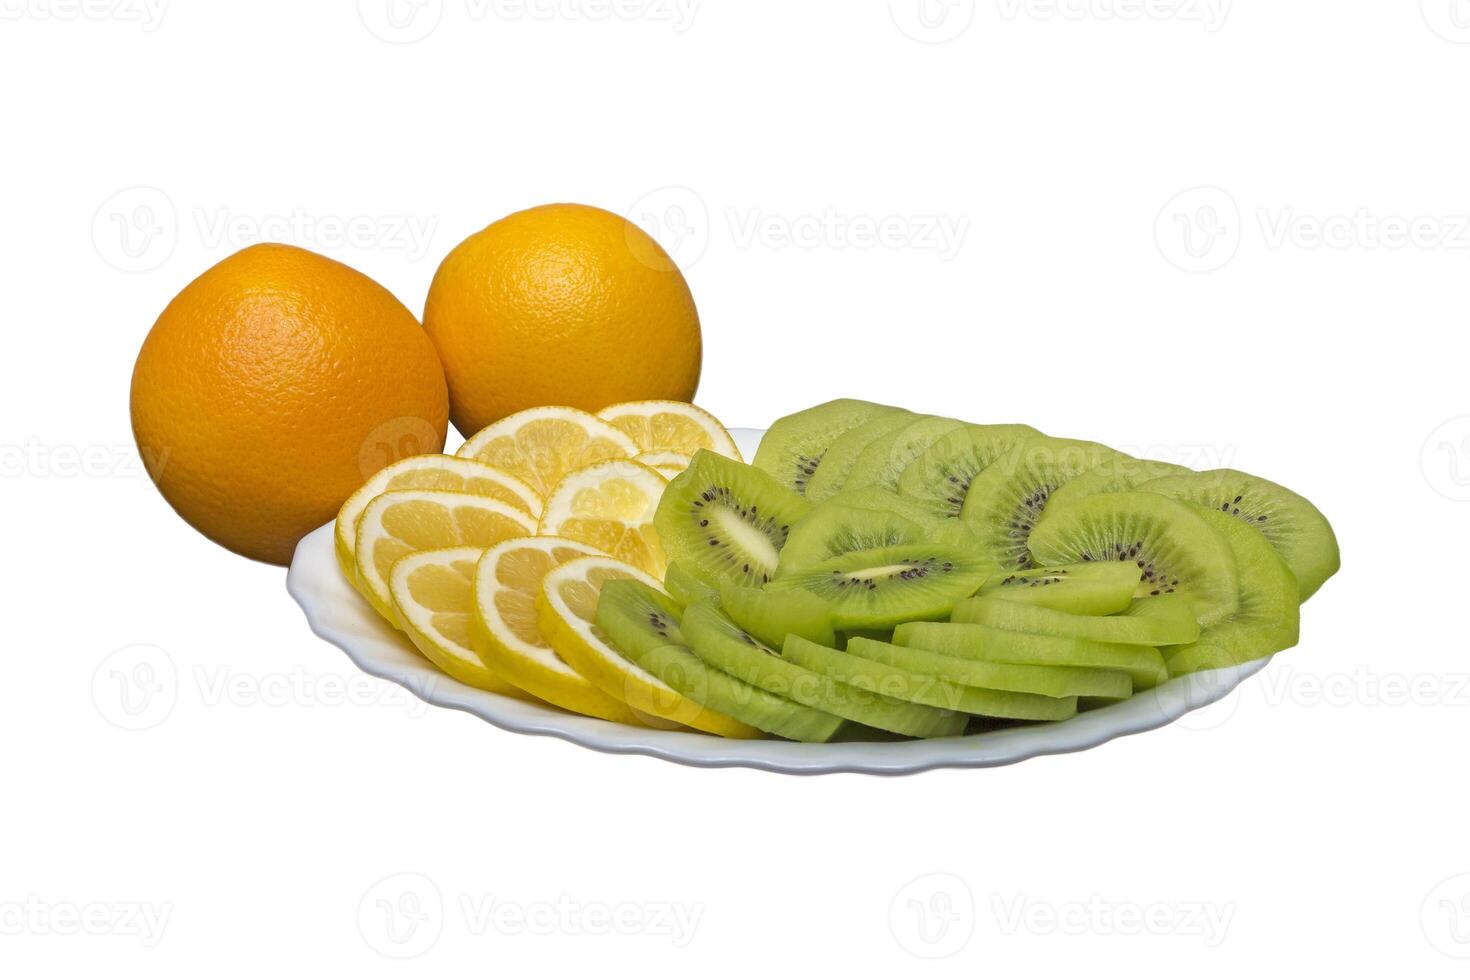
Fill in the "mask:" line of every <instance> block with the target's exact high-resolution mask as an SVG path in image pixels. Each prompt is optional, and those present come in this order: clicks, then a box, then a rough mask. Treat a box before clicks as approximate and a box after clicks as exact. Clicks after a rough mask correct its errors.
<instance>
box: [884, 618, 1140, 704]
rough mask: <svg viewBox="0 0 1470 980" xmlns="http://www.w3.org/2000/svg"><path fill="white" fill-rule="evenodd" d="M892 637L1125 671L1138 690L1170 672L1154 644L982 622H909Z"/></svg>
mask: <svg viewBox="0 0 1470 980" xmlns="http://www.w3.org/2000/svg"><path fill="white" fill-rule="evenodd" d="M893 642H894V643H895V644H897V645H898V646H901V647H916V648H918V649H920V650H930V651H933V652H934V653H942V654H945V655H946V656H950V657H959V658H962V659H965V660H988V661H991V662H993V663H1001V664H1025V665H1029V666H1034V667H1091V668H1095V669H1099V670H1106V671H1122V672H1123V673H1125V674H1127V675H1128V677H1129V679H1130V680H1131V681H1132V685H1133V690H1135V691H1143V690H1147V689H1148V688H1151V687H1156V686H1158V685H1159V684H1161V683H1162V682H1163V681H1165V680H1167V679H1168V677H1169V675H1168V672H1167V671H1166V670H1165V669H1164V657H1163V654H1161V653H1160V652H1159V651H1158V650H1157V649H1156V648H1154V647H1150V646H1140V645H1131V644H1123V643H1098V642H1095V641H1092V640H1078V639H1073V638H1072V637H1069V636H1045V635H1043V634H1039V633H1018V632H1015V631H1013V630H1003V629H998V628H996V627H994V626H981V625H979V624H978V623H904V624H903V625H902V626H900V627H899V628H898V629H896V630H894V632H893ZM1078 693H1081V692H1078Z"/></svg>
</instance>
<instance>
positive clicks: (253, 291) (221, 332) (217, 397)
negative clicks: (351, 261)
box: [132, 245, 448, 565]
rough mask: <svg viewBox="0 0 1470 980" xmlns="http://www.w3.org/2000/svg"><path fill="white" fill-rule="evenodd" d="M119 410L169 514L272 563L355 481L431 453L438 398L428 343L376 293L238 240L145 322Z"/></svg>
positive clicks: (311, 257)
mask: <svg viewBox="0 0 1470 980" xmlns="http://www.w3.org/2000/svg"><path fill="white" fill-rule="evenodd" d="M132 415H133V435H134V437H135V438H136V439H137V441H138V449H139V451H140V452H141V454H142V456H143V460H144V462H145V463H146V464H147V466H148V471H149V473H150V475H151V476H152V477H153V480H154V482H155V483H157V484H158V489H159V490H160V491H162V493H163V496H164V498H165V499H166V500H168V502H169V503H170V504H171V505H172V506H173V508H174V509H175V510H176V511H178V513H179V515H180V516H181V517H183V518H184V520H186V521H188V522H189V523H190V524H192V525H193V526H194V527H195V528H197V529H198V530H199V531H201V532H202V533H204V534H205V535H207V536H208V537H210V538H212V539H213V540H215V541H217V542H219V543H220V544H222V545H224V546H225V547H226V548H229V549H230V550H231V551H236V552H239V553H240V554H242V555H245V556H247V557H250V558H255V559H258V560H260V561H267V562H274V563H276V564H282V565H284V564H286V563H288V562H289V561H290V560H291V554H292V551H293V550H294V549H295V547H296V542H297V541H298V540H299V539H300V538H301V536H302V535H304V534H306V533H307V532H308V531H310V530H312V529H314V528H316V527H318V526H320V525H322V524H325V523H326V522H328V521H330V520H331V519H332V517H333V515H334V514H336V513H337V509H338V508H339V507H341V506H342V501H344V500H346V499H347V497H348V496H349V495H351V493H352V492H353V491H354V490H356V489H357V488H358V487H359V486H360V485H361V484H362V482H363V481H364V480H365V479H367V478H368V477H370V476H372V475H373V474H374V473H376V472H377V471H378V470H379V469H381V468H383V467H384V466H386V465H388V464H389V463H393V462H396V461H397V460H398V459H400V458H403V457H405V456H412V455H416V454H418V453H432V452H438V451H439V450H441V449H443V448H444V435H445V425H446V422H447V417H448V395H447V391H446V388H445V384H444V372H443V369H442V368H441V367H440V366H439V359H438V357H437V356H436V354H435V352H434V345H433V344H432V343H431V342H430V340H429V338H428V336H427V335H426V334H425V333H424V331H423V328H422V327H420V326H419V323H418V321H417V320H416V319H414V316H413V314H412V313H410V312H409V311H408V310H407V309H406V308H405V307H404V306H403V304H402V303H400V302H398V300H397V299H395V298H394V297H393V294H392V293H390V292H388V290H386V289H384V288H383V287H382V286H380V285H378V284H377V283H376V282H374V281H373V280H371V279H369V278H368V277H367V276H365V275H363V274H362V273H360V272H357V271H356V270H354V269H351V268H348V267H347V266H345V265H342V264H341V263H340V262H334V261H332V260H331V259H328V258H325V257H324V256H321V255H317V254H315V253H313V252H308V251H306V250H304V249H300V248H294V247H291V246H289V245H254V246H251V247H250V248H247V249H245V250H243V251H240V252H236V253H235V254H234V255H232V256H230V257H229V258H227V259H225V260H224V261H222V262H220V263H219V264H218V265H216V266H214V267H213V268H211V269H209V270H208V271H207V272H205V273H204V274H203V275H202V276H200V277H199V278H198V279H195V280H194V281H193V282H191V283H190V284H189V285H187V286H185V287H184V290H183V292H181V293H179V295H178V296H176V297H174V299H173V301H172V302H170V303H169V304H168V307H167V308H166V309H165V310H164V311H163V313H162V315H160V316H159V318H158V322H157V323H155V324H154V325H153V329H152V330H150V331H149V333H148V337H147V339H146V340H144V341H143V349H142V351H141V352H139V354H138V363H137V365H136V366H135V367H134V368H133V388H132Z"/></svg>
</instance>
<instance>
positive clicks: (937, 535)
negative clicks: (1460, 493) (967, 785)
mask: <svg viewBox="0 0 1470 980" xmlns="http://www.w3.org/2000/svg"><path fill="white" fill-rule="evenodd" d="M337 552H338V558H339V561H340V563H341V565H342V568H343V571H344V573H345V574H347V575H348V576H349V578H351V579H352V580H353V581H354V584H355V585H357V587H358V588H359V589H360V590H361V591H362V592H363V594H364V595H365V596H367V598H368V600H369V601H370V602H371V603H372V604H373V606H374V608H376V609H377V610H378V611H379V612H381V613H382V614H383V615H384V616H385V617H387V618H388V619H389V620H390V621H391V622H393V623H394V625H398V626H401V628H403V629H404V630H405V631H406V632H407V633H408V635H409V637H410V639H412V640H413V642H414V644H415V645H416V646H417V647H418V648H419V649H420V650H421V651H422V652H423V653H424V655H425V657H427V658H428V659H429V660H430V661H432V662H433V663H435V664H436V665H438V666H439V667H440V668H441V669H442V670H444V672H445V673H447V674H449V675H450V676H451V677H454V678H455V679H457V680H460V681H462V682H464V683H467V684H472V685H475V686H478V687H482V688H485V689H488V690H492V691H496V692H498V693H502V694H509V695H512V696H519V697H523V698H530V699H536V700H539V701H542V702H545V703H546V704H548V705H553V706H556V707H559V708H561V709H564V710H567V711H575V712H580V713H583V714H588V715H592V716H595V717H598V718H602V719H605V720H607V721H610V722H618V723H623V724H631V725H644V726H653V727H665V728H667V727H683V728H688V729H694V730H697V731H702V732H706V733H709V734H712V735H719V736H723V737H730V738H759V737H771V736H773V737H778V738H786V739H793V740H797V741H810V742H825V741H830V740H833V739H843V740H852V739H893V738H903V737H907V738H943V737H952V736H956V735H959V734H962V733H964V732H966V731H974V730H977V729H984V728H986V727H994V726H998V725H1015V724H1024V723H1037V722H1055V721H1064V720H1066V719H1068V718H1071V717H1072V716H1074V715H1076V714H1077V713H1078V712H1079V711H1088V710H1093V709H1096V708H1099V707H1103V706H1105V705H1108V704H1113V703H1116V702H1118V701H1121V700H1125V699H1127V698H1130V697H1132V696H1133V695H1135V694H1136V693H1138V692H1140V691H1146V690H1149V689H1151V688H1154V687H1156V686H1158V685H1159V684H1161V683H1163V682H1165V681H1166V680H1168V679H1169V678H1170V677H1172V676H1179V675H1181V674H1187V673H1191V672H1195V671H1200V670H1209V669H1215V668H1221V667H1230V666H1234V665H1238V664H1241V663H1244V662H1247V661H1250V660H1253V659H1257V658H1260V657H1264V656H1268V655H1270V654H1272V653H1275V652H1277V651H1280V650H1283V649H1286V648H1288V647H1290V646H1292V645H1294V644H1295V643H1296V641H1297V636H1298V630H1299V620H1300V613H1299V605H1300V602H1301V601H1302V600H1304V599H1305V598H1306V597H1307V596H1309V595H1311V594H1312V593H1313V592H1314V591H1316V590H1317V589H1318V588H1319V587H1320V586H1321V585H1322V583H1323V582H1325V581H1326V579H1327V578H1329V577H1330V576H1331V575H1332V574H1333V573H1334V572H1336V571H1337V568H1338V564H1339V556H1338V547H1337V541H1336V538H1335V536H1334V535H1333V532H1332V528H1331V526H1330V525H1329V524H1328V522H1327V520H1326V518H1324V517H1323V516H1322V514H1321V513H1320V512H1319V511H1318V510H1317V509H1316V508H1315V507H1314V506H1312V504H1311V503H1310V502H1308V501H1307V500H1306V499H1305V498H1303V497H1301V496H1299V495H1297V494H1295V493H1293V492H1292V491H1290V490H1287V489H1286V488H1284V487H1281V486H1279V485H1277V484H1275V483H1270V482H1268V481H1266V480H1263V479H1260V478H1258V477H1254V476H1251V475H1249V474H1246V473H1240V472H1237V471H1233V470H1217V471H1212V472H1208V473H1195V472H1193V471H1191V470H1188V469H1186V468H1184V467H1180V466H1175V465H1173V464H1169V463H1162V462H1158V461H1153V460H1138V459H1134V458H1132V457H1130V456H1127V455H1125V454H1123V453H1120V452H1118V451H1116V450H1113V449H1110V448H1108V447H1107V446H1103V445H1101V444H1099V443H1095V442H1086V441H1080V440H1074V439H1058V438H1054V437H1051V436H1047V435H1044V434H1042V433H1040V432H1037V431H1036V430H1035V429H1032V428H1030V427H1029V426H1025V425H1021V424H1015V423H1005V424H995V425H977V424H972V423H967V422H963V421H960V420H957V419H952V418H947V417H944V416H930V415H919V414H915V413H912V412H908V411H905V410H903V409H899V408H894V407H891V406H888V405H880V404H877V403H872V402H863V401H858V400H855V399H839V400H837V401H832V402H827V403H825V404H822V405H818V406H815V407H814V408H811V409H807V410H805V411H802V412H797V413H795V414H794V415H790V416H787V417H785V418H783V419H780V420H778V421H777V422H776V423H775V424H773V425H772V426H771V428H770V429H769V430H768V431H767V433H766V435H765V437H764V438H763V439H762V441H761V444H760V446H759V448H758V449H757V451H756V453H755V456H754V460H753V462H752V463H750V464H746V463H745V462H743V461H742V458H741V453H740V451H739V449H738V447H737V446H736V444H735V441H734V440H733V439H731V438H730V435H729V433H728V432H727V431H726V429H725V428H724V427H723V426H722V425H721V424H720V423H719V422H718V421H717V420H716V419H714V417H712V416H710V415H709V414H708V413H706V412H704V411H703V410H701V409H698V408H695V407H694V406H692V405H687V404H683V403H676V402H630V403H624V404H619V405H612V406H609V407H607V408H606V409H603V410H602V411H601V412H598V413H596V414H595V415H594V414H589V413H586V412H580V411H578V410H576V409H570V408H562V407H550V408H543V409H531V410H528V411H524V412H520V413H517V414H516V415H512V416H509V417H508V418H505V419H502V420H500V421H499V422H496V423H494V424H493V425H491V426H490V427H488V428H487V429H485V430H483V431H482V432H480V433H478V434H477V435H475V436H474V437H472V438H471V439H470V440H469V441H468V442H466V443H465V446H464V447H463V448H462V449H461V450H460V451H459V453H458V454H457V456H456V457H449V456H424V457H415V458H412V459H409V460H404V461H402V462H400V463H398V464H395V466H393V467H390V468H389V469H388V470H384V471H382V472H380V473H379V474H377V475H376V476H374V477H373V479H372V480H370V481H369V483H368V484H367V485H366V486H364V487H363V489H362V490H360V491H359V492H358V493H357V494H355V495H354V496H353V497H352V498H351V499H350V500H349V501H348V502H347V504H345V505H344V506H343V508H342V513H341V515H340V516H339V519H338V529H337Z"/></svg>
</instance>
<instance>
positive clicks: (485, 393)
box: [424, 204, 701, 436]
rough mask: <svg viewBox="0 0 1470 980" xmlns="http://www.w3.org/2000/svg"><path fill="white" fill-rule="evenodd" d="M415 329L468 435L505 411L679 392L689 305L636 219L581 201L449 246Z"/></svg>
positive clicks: (686, 394) (694, 355) (688, 343)
mask: <svg viewBox="0 0 1470 980" xmlns="http://www.w3.org/2000/svg"><path fill="white" fill-rule="evenodd" d="M424 329H426V330H427V331H428V332H429V335H430V336H431V337H433V338H434V344H435V345H436V346H437V347H438V348H439V357H440V359H441V360H442V361H443V362H444V373H445V376H446V377H447V378H448V379H449V416H450V418H451V419H452V420H453V421H454V425H455V428H457V429H459V431H460V432H462V433H463V434H464V435H466V436H470V435H473V434H474V433H475V432H477V431H478V430H480V429H482V428H484V427H485V426H487V425H489V424H490V423H491V422H494V421H496V420H497V419H501V418H504V417H505V416H507V415H510V414H511V413H512V412H518V411H520V410H521V409H523V408H531V407H533V406H536V405H571V406H572V407H574V408H581V409H586V410H587V411H589V412H595V411H597V410H598V409H600V408H603V407H605V406H607V405H610V404H612V403H614V402H624V401H641V400H645V399H658V398H667V399H674V400H677V401H689V400H690V399H692V398H693V397H694V390H695V388H696V387H697V386H698V385H699V367H700V357H701V344H700V334H699V314H698V312H697V311H696V310H695V308H694V297H693V296H692V295H691V294H690V292H689V284H688V283H686V282H685V281H684V276H683V274H682V273H680V272H679V269H678V267H677V266H676V265H674V260H673V259H671V258H669V256H668V253H667V252H665V251H664V250H663V249H662V248H660V247H659V245H658V243H657V242H655V241H654V240H653V239H652V238H650V237H649V236H648V235H647V234H646V233H645V232H644V231H643V229H641V228H639V227H638V226H637V225H635V224H633V223H632V222H631V221H628V220H627V219H626V218H623V217H622V216H620V215H616V214H613V213H612V212H610V211H604V210H602V209H601V208H594V207H589V206H587V205H584V204H548V205H545V206H543V207H538V208H531V209H530V210H527V211H519V212H517V213H515V214H512V215H510V216H508V217H505V218H502V219H501V220H499V221H497V222H495V223H494V224H492V225H490V226H489V227H488V228H485V229H484V230H483V231H479V232H477V233H475V234H474V235H471V236H470V237H469V238H467V239H465V240H464V241H463V242H461V243H460V244H459V245H458V246H457V247H456V248H455V249H454V251H452V252H450V253H449V256H448V257H447V258H445V260H444V262H443V264H441V265H440V266H439V271H438V272H436V273H435V274H434V282H433V284H432V285H431V286H430V287H429V298H428V302H427V303H426V304H425V306H424Z"/></svg>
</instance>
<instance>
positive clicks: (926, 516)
mask: <svg viewBox="0 0 1470 980" xmlns="http://www.w3.org/2000/svg"><path fill="white" fill-rule="evenodd" d="M826 504H831V505H832V506H833V507H854V508H856V509H858V510H876V511H878V512H879V513H883V514H897V515H898V516H899V517H902V518H903V519H904V520H906V521H913V522H914V523H915V524H917V525H919V526H920V527H926V528H928V527H942V526H944V525H945V524H947V523H949V522H947V521H945V520H943V519H941V518H938V517H935V516H934V515H933V514H931V513H930V512H929V511H928V510H926V509H925V508H924V507H923V506H922V505H920V504H919V503H918V502H917V501H915V500H911V499H910V498H908V497H904V496H901V495H899V494H897V493H894V492H893V491H892V490H884V489H883V488H882V487H872V486H869V487H854V488H852V489H851V490H843V491H842V492H840V493H836V494H833V495H832V496H831V497H828V498H827V499H826V500H825V501H823V502H822V504H821V505H818V506H824V505H826ZM812 510H813V511H814V512H815V511H816V510H817V508H816V507H814V508H812ZM956 523H957V522H956Z"/></svg>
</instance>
